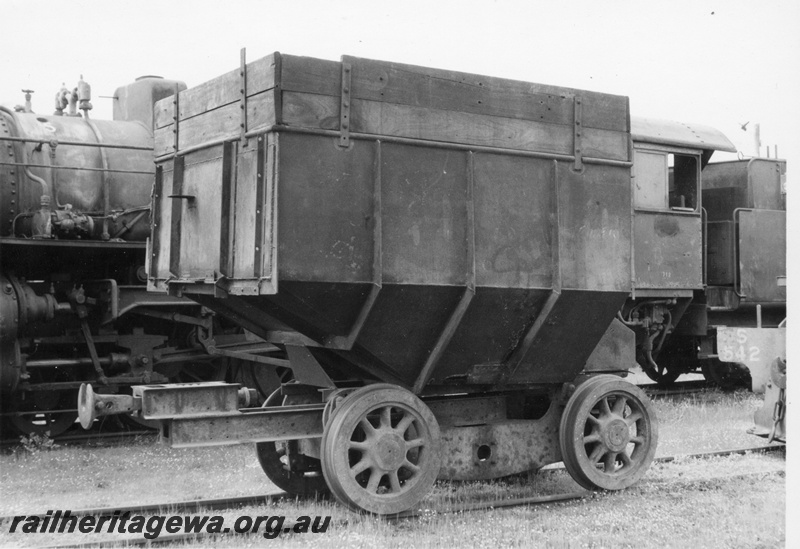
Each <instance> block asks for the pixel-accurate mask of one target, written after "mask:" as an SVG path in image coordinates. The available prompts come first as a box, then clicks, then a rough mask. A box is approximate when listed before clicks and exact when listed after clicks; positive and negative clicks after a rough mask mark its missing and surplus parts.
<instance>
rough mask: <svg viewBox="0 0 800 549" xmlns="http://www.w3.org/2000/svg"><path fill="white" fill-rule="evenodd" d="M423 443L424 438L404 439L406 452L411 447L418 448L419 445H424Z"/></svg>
mask: <svg viewBox="0 0 800 549" xmlns="http://www.w3.org/2000/svg"><path fill="white" fill-rule="evenodd" d="M424 445H425V440H424V439H421V438H415V439H413V440H407V441H406V452H408V451H409V450H411V449H413V448H419V447H420V446H424Z"/></svg>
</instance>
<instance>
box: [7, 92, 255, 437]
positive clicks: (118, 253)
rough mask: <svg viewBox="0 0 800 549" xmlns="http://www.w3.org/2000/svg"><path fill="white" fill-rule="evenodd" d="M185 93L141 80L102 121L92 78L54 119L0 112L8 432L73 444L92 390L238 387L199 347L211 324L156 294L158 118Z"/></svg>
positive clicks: (66, 98)
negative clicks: (80, 397)
mask: <svg viewBox="0 0 800 549" xmlns="http://www.w3.org/2000/svg"><path fill="white" fill-rule="evenodd" d="M185 88H186V86H185V85H184V84H183V83H182V82H177V81H172V80H165V79H161V78H158V77H143V78H140V79H138V80H137V81H136V82H134V83H132V84H130V85H127V86H123V87H121V88H119V89H117V90H116V92H115V94H114V111H113V112H114V119H113V120H95V119H93V118H91V117H90V110H91V108H92V105H91V92H90V87H89V85H88V84H87V83H86V82H84V81H83V80H82V79H81V81H80V82H79V83H78V85H77V86H76V87H75V88H74V90H72V91H69V90H67V89H66V88H62V90H61V91H60V92H59V93H58V94H57V95H56V104H55V112H54V114H52V115H42V114H36V113H34V112H31V111H32V109H31V105H30V93H29V94H28V102H27V104H26V106H24V107H19V108H17V109H13V110H12V109H7V108H0V204H2V207H0V254H2V256H1V257H2V273H0V287H1V288H2V291H1V292H0V318H2V321H1V322H2V326H1V327H2V330H0V332H1V334H0V391H2V414H3V424H4V425H3V427H4V429H3V430H4V432H7V429H8V428H11V429H13V430H15V431H16V432H18V433H21V434H31V433H45V432H47V433H49V434H50V435H51V436H55V435H57V434H59V433H61V432H63V431H64V430H65V429H67V428H68V427H69V426H70V425H71V424H72V423H74V421H75V418H76V416H77V411H76V409H75V398H76V394H77V389H78V386H79V385H80V383H81V382H84V381H91V382H93V383H95V384H96V385H97V387H98V390H99V391H105V392H109V393H114V392H118V391H120V390H122V391H124V390H126V388H127V387H130V385H132V384H136V383H151V382H168V381H169V380H174V379H181V378H182V376H186V379H217V378H220V376H223V377H224V375H225V374H226V372H225V370H224V369H225V367H226V366H227V362H225V361H224V360H219V359H217V360H216V361H211V360H209V359H210V358H211V357H210V355H209V354H208V353H207V352H205V350H204V348H203V346H202V344H201V343H200V342H201V341H202V340H204V339H205V338H208V337H210V335H211V334H212V331H213V329H214V326H213V325H212V324H213V321H212V318H211V316H210V315H209V314H208V313H207V312H206V313H204V312H203V311H202V310H201V307H200V306H199V305H197V304H196V303H194V302H191V301H189V300H186V299H180V298H175V297H171V296H160V295H155V294H148V293H147V292H146V288H145V282H146V272H145V257H144V253H145V241H146V240H147V238H148V236H149V233H150V221H151V219H150V195H151V192H152V186H153V175H154V167H153V132H152V128H153V126H152V124H153V105H154V104H155V102H156V101H158V100H159V99H162V98H164V97H167V96H170V95H173V94H174V93H175V92H176V91H177V90H183V89H185ZM236 337H237V338H239V339H242V337H243V336H242V335H241V334H240V335H238V336H236ZM189 364H191V368H185V366H187V365H189Z"/></svg>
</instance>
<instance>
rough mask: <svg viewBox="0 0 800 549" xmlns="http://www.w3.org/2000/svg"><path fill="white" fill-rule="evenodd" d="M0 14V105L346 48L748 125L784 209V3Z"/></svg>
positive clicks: (648, 112) (231, 6) (799, 114)
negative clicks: (776, 177) (242, 56)
mask: <svg viewBox="0 0 800 549" xmlns="http://www.w3.org/2000/svg"><path fill="white" fill-rule="evenodd" d="M0 20H2V22H3V25H2V27H3V28H2V31H1V32H0V51H2V52H3V53H2V55H0V75H1V76H0V78H1V80H0V103H2V104H5V105H7V106H13V105H15V104H20V103H22V102H23V97H22V94H21V93H20V90H21V89H22V88H31V89H34V90H35V91H36V93H35V94H34V100H33V104H34V110H35V111H37V112H40V113H47V114H50V113H51V112H52V109H53V107H52V103H53V99H52V98H53V96H54V94H55V92H56V91H57V90H58V89H59V88H60V87H61V83H62V82H65V83H66V84H67V86H68V87H70V88H72V87H74V86H75V84H76V83H77V80H78V78H79V76H80V75H81V74H83V75H84V77H85V79H86V81H87V82H89V83H90V84H91V85H92V92H93V95H94V99H93V103H94V105H95V111H94V112H93V113H92V114H93V116H94V117H95V118H110V116H111V103H110V102H111V100H110V99H102V98H100V97H98V96H100V95H109V96H110V95H112V94H113V92H114V89H115V88H116V87H117V86H120V85H122V84H126V83H129V82H131V81H133V79H134V78H136V77H138V76H141V75H145V74H157V75H161V76H164V77H167V78H173V79H178V80H183V81H185V82H186V83H187V84H188V85H189V86H190V87H191V86H194V85H197V84H199V83H201V82H204V81H206V80H209V79H211V78H214V77H216V76H218V75H220V74H222V73H224V72H227V71H229V70H232V69H234V68H236V67H237V66H238V64H239V50H240V49H241V48H242V47H246V48H247V57H248V59H249V60H251V61H252V60H255V59H257V58H259V57H262V56H264V55H267V54H268V53H271V52H273V51H281V52H284V53H288V54H293V55H309V56H314V57H320V58H324V59H332V60H337V59H339V57H340V56H341V55H343V54H347V55H354V56H360V57H367V58H373V59H383V60H389V61H397V62H403V63H410V64H417V65H424V66H431V67H439V68H445V69H452V70H460V71H465V72H472V73H479V74H485V75H490V76H500V77H506V78H513V79H518V80H526V81H531V82H539V83H544V84H553V85H562V86H569V87H575V88H582V89H589V90H595V91H602V92H610V93H616V94H620V95H627V96H629V97H630V101H631V111H632V114H634V115H638V116H650V117H656V118H665V119H670V120H677V121H686V122H695V123H700V124H705V125H709V126H713V127H716V128H717V129H719V130H721V131H722V132H723V133H725V134H726V135H727V136H728V138H729V139H731V141H733V142H734V144H736V145H737V147H738V148H739V150H740V151H742V152H743V153H744V154H746V155H752V154H753V153H754V148H753V137H752V129H753V127H754V125H755V124H756V123H759V124H760V125H761V140H762V144H763V148H762V154H764V155H765V154H766V146H767V145H769V146H770V150H771V151H772V154H773V155H774V146H775V145H777V146H778V148H779V155H780V156H781V157H782V158H786V159H787V160H788V185H789V189H790V191H789V197H790V209H792V210H795V211H796V208H793V207H792V205H793V204H796V202H797V193H794V194H793V192H792V191H794V189H793V184H794V183H795V182H796V181H798V180H800V178H798V177H797V175H796V174H798V173H800V131H798V123H800V2H798V1H797V0H777V1H768V0H753V1H749V2H746V1H741V0H714V1H710V0H694V1H686V0H669V1H667V0H662V1H659V2H648V1H645V0H638V1H629V0H619V1H613V0H606V1H602V2H600V1H588V0H571V1H569V2H557V1H555V0H545V1H542V0H528V1H522V0H516V1H515V0H510V1H488V0H480V1H479V0H462V1H460V2H459V1H454V0H446V1H436V0H427V1H426V0H421V1H420V0H406V1H401V0H395V1H393V2H381V1H378V0H372V1H366V0H354V1H327V2H326V1H322V0H317V1H313V0H305V1H302V0H282V1H274V0H272V1H269V0H260V1H255V0H228V1H224V0H211V1H209V0H194V1H179V0H172V1H169V0H160V1H156V0H134V1H126V2H122V1H119V0H115V1H111V0H106V1H99V0H72V1H70V2H63V1H61V2H56V1H53V0H2V1H1V2H0ZM744 122H750V124H749V125H748V130H749V131H748V132H743V131H742V130H741V129H740V127H739V124H741V123H744ZM720 156H721V155H719V156H717V157H715V158H717V159H719V158H720ZM792 226H793V227H796V223H793V224H792ZM790 233H791V231H790ZM792 243H793V239H791V234H790V244H789V253H790V257H791V255H792V250H793V247H792ZM797 263H798V262H797V261H792V262H791V266H790V272H789V278H790V279H792V280H794V279H795V278H796V277H797V275H798V274H800V272H798V269H797ZM794 295H795V291H794V286H791V287H790V301H791V302H792V303H796V300H795V299H794ZM792 310H794V308H793V309H792ZM792 354H793V355H794V353H792ZM795 356H796V355H795ZM797 377H800V376H797ZM793 387H794V388H795V390H794V391H792V390H790V391H789V398H790V404H789V408H790V410H791V409H792V404H791V400H792V398H793V395H794V401H795V402H797V398H796V395H798V394H800V393H799V392H798V391H800V385H798V384H793ZM795 406H797V404H796V405H795ZM795 417H796V415H795ZM793 427H794V425H791V422H790V429H791V433H790V435H789V436H790V438H792V436H793V435H795V438H794V440H795V441H796V440H797V435H800V429H794V428H793ZM793 470H794V471H797V469H796V468H794V469H793ZM793 479H794V475H792V474H791V472H790V480H793ZM788 492H789V494H790V497H795V498H797V497H800V496H795V495H794V494H798V491H797V490H791V489H790V490H788ZM797 501H798V500H797V499H796V500H795V502H797ZM793 507H794V508H795V509H797V508H798V507H797V505H794V506H793ZM667 518H668V517H665V519H667Z"/></svg>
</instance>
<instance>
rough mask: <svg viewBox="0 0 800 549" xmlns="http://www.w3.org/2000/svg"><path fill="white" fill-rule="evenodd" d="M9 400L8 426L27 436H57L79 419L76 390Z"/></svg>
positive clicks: (35, 393)
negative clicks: (76, 407) (76, 406)
mask: <svg viewBox="0 0 800 549" xmlns="http://www.w3.org/2000/svg"><path fill="white" fill-rule="evenodd" d="M10 400H11V402H10V406H9V408H10V410H9V413H10V415H9V423H10V424H11V425H12V426H13V427H14V429H16V430H17V431H18V432H19V433H21V434H23V435H26V436H30V435H33V434H36V435H44V434H47V435H48V436H50V437H55V436H58V435H60V434H62V433H63V432H64V431H66V430H67V429H69V428H70V427H71V426H72V424H73V423H75V420H76V419H77V418H78V411H77V410H76V409H75V402H77V393H76V392H75V391H74V390H69V391H30V392H27V393H23V392H17V393H14V394H13V395H12V396H11V399H10Z"/></svg>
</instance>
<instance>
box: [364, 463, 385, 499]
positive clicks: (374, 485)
mask: <svg viewBox="0 0 800 549" xmlns="http://www.w3.org/2000/svg"><path fill="white" fill-rule="evenodd" d="M382 478H383V472H381V471H377V470H376V469H375V468H374V467H373V468H372V469H370V473H369V482H367V492H372V493H373V494H374V493H376V492H377V491H378V484H380V482H381V479H382Z"/></svg>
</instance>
